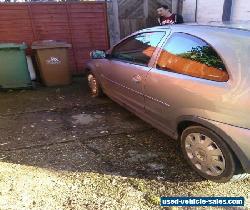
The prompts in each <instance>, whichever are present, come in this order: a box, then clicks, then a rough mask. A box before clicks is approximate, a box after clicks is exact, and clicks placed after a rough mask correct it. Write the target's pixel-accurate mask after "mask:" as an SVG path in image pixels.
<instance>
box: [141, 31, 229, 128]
mask: <svg viewBox="0 0 250 210" xmlns="http://www.w3.org/2000/svg"><path fill="white" fill-rule="evenodd" d="M228 78H229V77H228V73H227V71H226V68H225V65H224V64H223V61H222V59H221V58H220V57H219V56H218V54H217V53H216V52H215V50H214V49H213V48H212V47H211V46H210V45H209V44H207V43H206V42H205V41H204V40H202V39H200V38H198V37H195V36H193V35H190V34H186V33H173V34H172V35H171V36H170V37H169V38H168V40H167V41H166V43H165V44H163V48H162V50H161V52H160V53H159V57H158V59H157V61H156V63H155V65H154V67H153V68H152V69H151V70H150V72H149V73H148V76H147V80H146V83H145V112H146V114H147V115H149V116H151V118H152V120H153V121H154V124H156V125H158V126H159V127H162V128H163V127H164V129H169V128H174V126H175V123H176V118H177V117H178V116H181V115H184V114H185V113H189V114H193V116H197V115H198V114H199V109H200V110H201V111H202V107H204V105H205V106H207V107H208V109H209V107H212V103H211V101H209V100H206V99H207V98H209V97H207V94H208V93H209V91H208V90H210V89H211V87H212V86H217V87H219V86H220V85H221V84H222V83H223V82H226V81H227V80H228ZM201 90H204V91H201ZM205 90H207V91H205ZM211 91H212V90H211ZM203 94H204V95H203ZM194 107H195V109H194ZM199 107H200V108H199ZM187 110H188V111H187ZM192 112H193V113H192ZM172 130H173V129H169V130H166V132H170V133H172Z"/></svg>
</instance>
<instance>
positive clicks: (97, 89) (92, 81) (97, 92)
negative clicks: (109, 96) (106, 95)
mask: <svg viewBox="0 0 250 210" xmlns="http://www.w3.org/2000/svg"><path fill="white" fill-rule="evenodd" d="M87 78H88V86H89V89H90V93H91V95H92V97H99V96H102V95H103V92H102V89H101V86H100V83H99V82H98V80H97V78H96V77H95V75H94V74H93V73H91V72H90V73H88V76H87Z"/></svg>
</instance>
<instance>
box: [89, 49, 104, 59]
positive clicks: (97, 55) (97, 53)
mask: <svg viewBox="0 0 250 210" xmlns="http://www.w3.org/2000/svg"><path fill="white" fill-rule="evenodd" d="M90 57H91V58H92V59H104V58H106V53H105V52H104V51H101V50H94V51H91V52H90Z"/></svg>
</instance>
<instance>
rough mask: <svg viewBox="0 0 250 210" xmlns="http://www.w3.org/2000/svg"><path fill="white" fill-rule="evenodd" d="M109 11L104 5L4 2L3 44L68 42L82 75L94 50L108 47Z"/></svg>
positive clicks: (75, 66) (1, 6)
mask: <svg viewBox="0 0 250 210" xmlns="http://www.w3.org/2000/svg"><path fill="white" fill-rule="evenodd" d="M106 12H107V10H106V4H105V2H70V3H68V2H67V3H1V4H0V14H1V16H0V42H19V43H20V42H25V43H27V44H28V45H29V46H30V45H31V43H32V42H33V41H37V40H60V41H66V42H68V43H71V44H72V49H70V53H69V54H70V63H71V66H72V71H73V74H80V73H82V72H83V70H84V63H85V61H86V60H87V59H88V58H89V52H90V51H91V50H93V49H107V48H108V47H109V37H108V28H107V18H106V17H107V14H106ZM29 52H31V51H30V50H29Z"/></svg>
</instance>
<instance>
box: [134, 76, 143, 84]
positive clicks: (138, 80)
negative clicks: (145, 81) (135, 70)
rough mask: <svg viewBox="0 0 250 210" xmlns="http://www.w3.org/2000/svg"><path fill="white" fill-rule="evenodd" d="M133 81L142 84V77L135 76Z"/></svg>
mask: <svg viewBox="0 0 250 210" xmlns="http://www.w3.org/2000/svg"><path fill="white" fill-rule="evenodd" d="M132 81H133V82H135V83H139V82H141V76H140V75H136V76H133V78H132Z"/></svg>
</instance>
